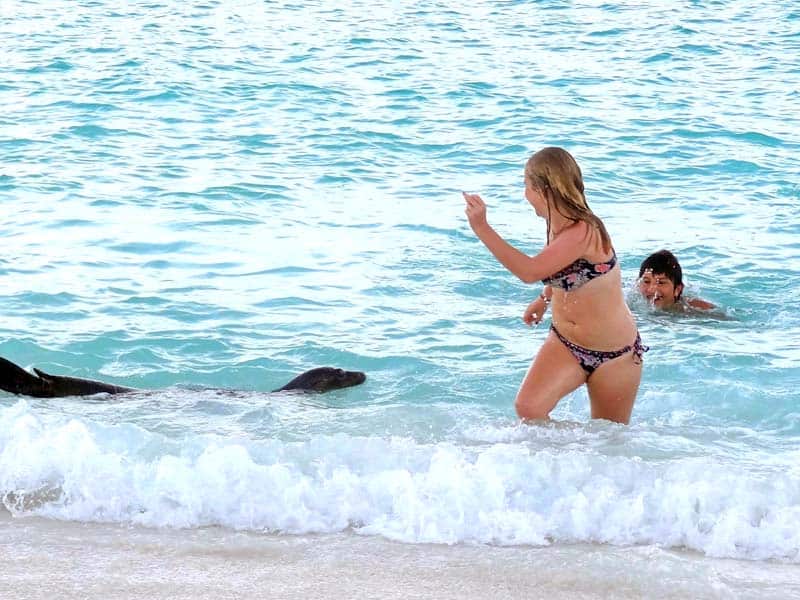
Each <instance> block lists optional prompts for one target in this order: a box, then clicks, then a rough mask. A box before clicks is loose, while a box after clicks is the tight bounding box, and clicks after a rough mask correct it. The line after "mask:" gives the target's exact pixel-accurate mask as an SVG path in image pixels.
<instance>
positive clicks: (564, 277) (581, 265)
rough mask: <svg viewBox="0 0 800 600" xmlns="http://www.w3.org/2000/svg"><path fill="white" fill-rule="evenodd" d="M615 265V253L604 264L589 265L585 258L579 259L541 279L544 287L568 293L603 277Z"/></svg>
mask: <svg viewBox="0 0 800 600" xmlns="http://www.w3.org/2000/svg"><path fill="white" fill-rule="evenodd" d="M616 264H617V253H616V252H614V253H613V254H612V255H611V258H610V259H608V260H607V261H606V262H600V263H591V262H589V261H588V260H586V259H585V258H579V259H578V260H576V261H575V262H574V263H572V264H571V265H568V266H566V267H564V268H563V269H561V270H560V271H559V272H558V273H553V274H552V275H550V277H546V278H544V279H542V283H543V284H545V285H554V286H555V287H559V288H561V289H562V290H565V291H570V290H574V289H576V288H579V287H581V286H582V285H583V284H584V283H586V282H588V281H591V280H592V279H595V278H596V277H600V276H601V275H605V274H606V273H608V272H609V271H610V270H611V269H613V268H614V265H616Z"/></svg>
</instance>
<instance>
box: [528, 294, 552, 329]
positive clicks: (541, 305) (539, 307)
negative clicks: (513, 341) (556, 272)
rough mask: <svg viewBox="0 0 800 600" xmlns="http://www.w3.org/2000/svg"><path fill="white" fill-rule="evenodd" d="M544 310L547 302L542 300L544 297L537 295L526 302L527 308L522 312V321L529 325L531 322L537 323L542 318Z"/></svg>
mask: <svg viewBox="0 0 800 600" xmlns="http://www.w3.org/2000/svg"><path fill="white" fill-rule="evenodd" d="M546 310H547V302H545V301H544V298H542V297H541V296H539V297H538V298H537V299H536V300H534V301H533V302H531V303H530V304H528V308H526V309H525V312H524V313H522V321H523V322H524V323H525V325H528V326H529V327H530V325H531V324H533V323H536V324H538V323H540V322H541V321H542V319H543V318H544V313H545V311H546Z"/></svg>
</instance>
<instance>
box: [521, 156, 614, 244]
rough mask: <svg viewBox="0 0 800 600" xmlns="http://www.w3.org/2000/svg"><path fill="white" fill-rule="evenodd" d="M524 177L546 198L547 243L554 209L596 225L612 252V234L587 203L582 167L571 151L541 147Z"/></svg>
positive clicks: (602, 239) (570, 218)
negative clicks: (609, 233) (551, 213)
mask: <svg viewBox="0 0 800 600" xmlns="http://www.w3.org/2000/svg"><path fill="white" fill-rule="evenodd" d="M525 178H526V179H527V180H528V182H529V183H530V185H531V186H532V187H534V188H536V189H538V190H539V191H540V192H542V195H543V196H544V197H545V199H546V200H547V243H550V211H551V210H555V211H556V212H558V214H560V215H561V216H562V217H565V218H566V219H569V220H570V221H572V222H574V223H577V222H578V221H583V222H584V223H586V224H587V225H589V227H591V228H594V229H595V230H596V231H597V233H598V234H599V235H600V239H601V241H602V243H603V250H604V251H606V252H611V237H610V236H609V235H608V231H606V227H605V225H603V222H602V221H601V220H600V217H598V216H597V215H595V214H594V213H593V212H592V209H590V208H589V205H588V204H587V202H586V196H585V195H584V193H583V174H582V173H581V168H580V167H579V166H578V163H577V162H576V161H575V159H574V158H573V157H572V155H571V154H570V153H569V152H567V151H566V150H564V149H563V148H557V147H552V146H551V147H548V148H542V149H541V150H539V151H538V152H536V153H535V154H534V155H533V156H531V157H530V158H529V159H528V162H527V163H526V164H525Z"/></svg>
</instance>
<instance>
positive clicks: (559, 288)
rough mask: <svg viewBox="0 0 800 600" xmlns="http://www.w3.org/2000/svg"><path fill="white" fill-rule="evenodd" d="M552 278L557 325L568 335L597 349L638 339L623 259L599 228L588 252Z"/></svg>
mask: <svg viewBox="0 0 800 600" xmlns="http://www.w3.org/2000/svg"><path fill="white" fill-rule="evenodd" d="M557 276H558V277H557ZM548 280H551V281H550V283H551V285H552V289H553V296H552V303H551V310H552V319H553V325H554V326H555V327H556V329H558V331H559V332H560V333H561V334H562V335H563V336H564V337H566V338H567V339H569V340H571V341H573V342H575V343H576V344H579V345H581V346H584V347H586V348H591V349H593V350H617V349H619V348H621V347H623V346H626V345H628V344H630V343H631V342H632V341H633V340H634V338H635V337H636V322H635V320H634V318H633V315H632V314H631V312H630V310H629V309H628V305H627V303H626V302H625V295H624V294H623V291H622V275H621V270H620V266H619V263H618V261H617V260H616V255H615V253H614V251H613V249H612V250H611V252H607V251H605V250H604V249H603V247H602V243H601V241H600V235H599V234H598V233H597V232H596V231H595V230H592V231H591V233H590V239H588V240H587V242H586V250H585V253H584V255H583V256H581V258H579V259H578V260H577V261H575V262H574V263H572V264H571V265H568V266H567V267H566V268H565V269H563V270H562V271H559V273H557V274H554V275H553V276H551V277H550V278H548Z"/></svg>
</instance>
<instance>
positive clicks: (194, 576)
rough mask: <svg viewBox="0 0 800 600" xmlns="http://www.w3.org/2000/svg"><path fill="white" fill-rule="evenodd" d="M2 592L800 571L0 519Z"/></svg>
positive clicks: (481, 593) (676, 583)
mask: <svg viewBox="0 0 800 600" xmlns="http://www.w3.org/2000/svg"><path fill="white" fill-rule="evenodd" d="M0 532H2V535H1V537H2V540H3V541H2V544H0V560H2V562H3V565H4V574H3V577H2V579H1V580H0V597H2V598H4V599H6V600H17V599H19V600H22V599H25V600H33V599H38V598H42V599H43V598H63V599H73V598H74V599H77V598H82V599H93V598H104V599H110V598H118V599H127V598H144V597H149V598H175V599H180V598H187V599H188V598H192V599H194V598H219V599H222V598H231V599H232V598H237V599H241V598H286V599H293V598H298V599H299V598H376V599H377V598H381V599H386V598H406V599H407V598H440V599H447V598H453V599H456V598H458V599H465V598H466V599H472V598H475V599H477V598H580V599H587V600H588V599H593V598H753V599H755V598H758V599H766V598H775V599H780V598H792V597H798V595H800V570H798V568H797V567H796V566H792V565H784V564H778V563H763V562H749V561H736V560H717V559H711V558H704V557H701V556H698V555H696V554H693V553H681V552H675V551H665V550H661V549H659V548H655V547H633V548H617V547H612V546H606V545H586V544H578V545H574V546H570V545H556V546H551V547H545V548H530V547H528V548H520V547H516V548H503V547H494V546H466V545H457V546H446V545H413V544H398V543H393V542H389V541H386V540H384V539H381V538H377V537H363V536H357V535H352V534H337V535H326V536H274V535H268V534H263V535H259V534H254V533H237V532H232V531H229V530H224V529H220V528H207V529H199V530H175V529H166V530H163V529H162V530H155V529H143V528H135V527H127V526H119V525H104V524H86V523H70V522H59V521H52V520H46V519H40V518H22V519H14V518H11V517H10V516H9V515H8V513H5V512H4V513H3V517H2V520H1V521H0Z"/></svg>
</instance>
